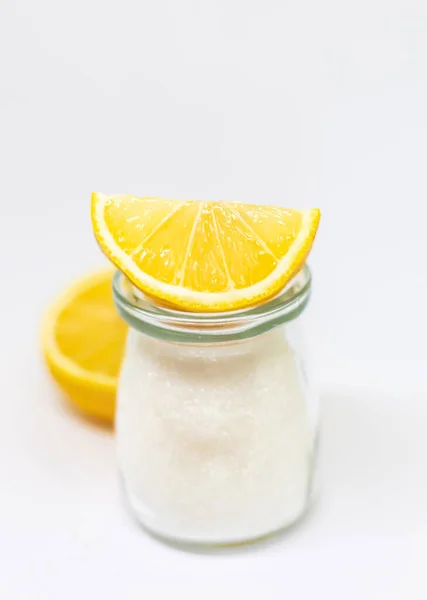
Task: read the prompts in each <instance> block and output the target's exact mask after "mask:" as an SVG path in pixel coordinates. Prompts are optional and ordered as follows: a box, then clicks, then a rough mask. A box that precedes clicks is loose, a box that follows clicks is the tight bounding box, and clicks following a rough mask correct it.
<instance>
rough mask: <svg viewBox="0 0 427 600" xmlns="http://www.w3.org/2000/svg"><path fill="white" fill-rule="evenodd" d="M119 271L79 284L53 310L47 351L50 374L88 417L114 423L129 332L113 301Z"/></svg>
mask: <svg viewBox="0 0 427 600" xmlns="http://www.w3.org/2000/svg"><path fill="white" fill-rule="evenodd" d="M112 275H113V270H112V269H111V268H109V269H108V270H105V269H104V270H102V271H97V272H95V273H91V274H89V275H87V276H86V277H84V278H82V279H81V280H80V281H78V282H76V283H75V284H74V285H73V286H71V287H70V288H69V289H68V290H66V291H65V292H64V293H63V294H62V295H61V296H60V297H59V298H58V299H57V300H56V301H55V302H54V303H53V304H52V306H51V307H50V308H49V309H48V310H47V312H46V315H45V318H44V321H43V327H42V347H43V353H44V356H45V358H46V362H47V364H48V367H49V370H50V372H51V373H52V375H53V377H54V378H55V380H56V381H57V382H58V384H59V385H60V387H61V388H62V390H63V391H64V392H65V394H66V395H67V396H68V398H69V399H70V400H71V402H73V403H74V405H75V406H77V407H78V408H79V409H80V410H81V411H83V412H84V413H86V414H88V415H90V416H92V417H95V418H98V419H101V420H104V421H112V420H113V418H114V410H115V396H116V387H117V376H118V373H119V369H120V364H121V359H122V354H123V349H124V343H125V338H126V331H127V327H126V325H125V323H124V322H123V321H122V320H121V319H120V317H119V316H118V314H117V312H116V310H115V307H114V303H113V298H112V291H111V279H112Z"/></svg>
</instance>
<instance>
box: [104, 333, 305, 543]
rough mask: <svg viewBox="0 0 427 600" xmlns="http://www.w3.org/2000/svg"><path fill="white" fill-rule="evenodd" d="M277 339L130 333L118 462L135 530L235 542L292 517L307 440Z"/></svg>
mask: <svg viewBox="0 0 427 600" xmlns="http://www.w3.org/2000/svg"><path fill="white" fill-rule="evenodd" d="M284 332H285V328H284V327H280V328H277V329H274V330H272V331H270V332H268V333H266V334H263V335H260V336H258V337H254V338H251V339H249V340H244V341H241V342H232V343H228V344H218V343H216V344H212V345H195V344H188V345H183V344H175V343H170V342H165V341H160V340H157V339H154V338H151V337H148V336H145V335H142V334H140V333H138V332H136V331H134V330H131V331H130V334H129V339H128V344H127V352H126V358H125V362H124V366H123V371H122V375H121V381H120V387H119V395H118V411H117V422H116V425H117V436H118V458H119V465H120V469H121V473H122V476H123V480H124V484H125V488H126V490H127V493H128V496H129V499H130V502H131V504H132V506H133V509H134V510H135V511H136V513H137V515H138V517H139V518H140V520H141V521H142V522H143V524H144V525H145V526H146V527H148V528H149V529H151V530H153V531H154V532H156V533H158V534H160V535H164V536H167V537H169V538H175V539H180V540H186V541H195V542H206V543H226V542H238V541H243V540H247V539H252V538H256V537H259V536H262V535H265V534H266V533H268V532H271V531H275V530H277V529H280V528H282V527H285V526H286V525H288V524H290V523H292V522H294V521H295V519H297V518H298V516H299V515H300V514H301V513H302V512H303V511H304V509H305V507H306V503H307V497H308V494H309V488H310V479H311V466H312V455H313V445H314V441H315V435H316V431H315V425H314V423H313V421H312V419H311V416H310V414H309V407H308V403H309V401H308V395H307V389H306V385H305V383H304V377H303V376H302V373H301V368H300V365H299V362H298V360H297V355H296V353H295V351H294V349H293V347H292V346H291V345H290V344H289V342H288V340H287V339H286V338H285V333H284Z"/></svg>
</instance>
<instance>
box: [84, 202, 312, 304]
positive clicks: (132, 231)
mask: <svg viewBox="0 0 427 600" xmlns="http://www.w3.org/2000/svg"><path fill="white" fill-rule="evenodd" d="M319 219H320V211H319V210H318V209H316V208H314V209H308V210H293V209H287V208H280V207H277V206H258V205H248V204H238V203H232V202H199V201H194V200H190V201H182V202H180V201H176V200H164V199H161V198H135V197H134V196H107V195H105V194H98V193H94V194H92V222H93V228H94V232H95V236H96V238H97V240H98V243H99V244H100V246H101V248H102V250H103V251H104V252H105V254H106V255H107V256H108V258H109V259H110V260H111V261H112V262H113V263H114V264H115V265H116V266H117V267H118V268H119V269H120V270H121V271H123V272H124V273H125V274H126V275H127V276H128V277H129V279H130V280H131V281H132V282H133V283H134V285H135V286H136V287H137V288H139V289H140V290H142V291H143V292H145V293H147V294H149V295H152V296H154V297H156V298H159V299H162V300H163V301H166V302H169V303H171V304H172V305H174V306H177V307H180V308H182V309H185V310H191V311H223V310H232V309H237V308H242V307H244V306H250V305H253V304H256V303H259V302H261V301H262V300H264V299H266V298H269V297H270V296H273V295H274V294H275V293H276V292H278V291H279V290H280V289H281V288H282V287H283V286H285V285H286V283H288V281H290V280H291V279H292V277H293V276H294V275H295V274H296V273H297V272H298V271H299V270H300V268H301V267H302V265H303V264H304V262H305V260H306V258H307V256H308V253H309V252H310V249H311V246H312V243H313V240H314V237H315V235H316V231H317V227H318V224H319Z"/></svg>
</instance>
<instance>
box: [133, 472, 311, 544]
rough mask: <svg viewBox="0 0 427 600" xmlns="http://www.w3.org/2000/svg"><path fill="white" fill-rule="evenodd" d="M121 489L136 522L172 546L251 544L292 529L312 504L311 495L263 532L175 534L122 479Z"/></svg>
mask: <svg viewBox="0 0 427 600" xmlns="http://www.w3.org/2000/svg"><path fill="white" fill-rule="evenodd" d="M122 490H123V494H124V496H125V499H126V504H127V506H128V508H129V511H130V512H131V514H132V515H133V517H134V518H135V520H136V521H137V522H138V524H139V525H140V526H141V527H142V528H143V529H144V530H145V531H146V532H147V533H149V534H150V535H152V536H153V537H155V538H156V539H158V540H160V541H162V542H164V543H166V544H169V545H172V546H182V547H187V548H191V547H193V548H195V547H200V548H227V547H233V546H243V545H246V544H253V543H257V542H260V541H262V540H264V539H266V538H269V537H272V536H274V535H276V534H279V533H284V532H286V531H287V530H290V529H293V527H295V526H296V525H298V524H299V523H300V522H301V521H302V520H303V519H304V518H305V516H306V514H307V513H308V511H309V509H310V507H311V506H312V497H311V495H310V497H309V498H308V500H307V502H305V504H304V506H303V507H302V509H301V510H300V511H298V513H296V514H295V515H294V516H293V517H292V518H290V519H287V520H286V521H285V522H283V523H281V524H280V525H278V526H277V527H274V528H272V529H269V530H268V531H265V532H254V533H253V534H246V535H240V536H239V535H236V536H230V537H229V538H228V537H225V536H221V537H213V536H208V535H207V536H203V535H202V536H195V535H177V534H175V533H170V532H168V531H166V530H164V529H162V528H160V527H158V526H157V524H156V523H155V519H153V518H152V517H151V516H150V515H149V513H148V511H147V509H146V507H145V506H144V504H142V503H141V502H140V501H139V500H137V499H136V498H135V496H134V495H133V494H131V493H130V492H129V491H128V490H127V489H126V486H125V484H124V482H123V479H122Z"/></svg>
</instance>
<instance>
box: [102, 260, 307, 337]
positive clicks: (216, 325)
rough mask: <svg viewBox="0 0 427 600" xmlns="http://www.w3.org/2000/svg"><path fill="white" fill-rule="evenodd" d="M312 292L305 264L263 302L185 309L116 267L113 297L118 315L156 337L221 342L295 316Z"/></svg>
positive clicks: (252, 332) (256, 332)
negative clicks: (157, 296) (167, 303)
mask: <svg viewBox="0 0 427 600" xmlns="http://www.w3.org/2000/svg"><path fill="white" fill-rule="evenodd" d="M310 293H311V272H310V269H309V267H308V266H307V265H304V266H303V268H302V269H301V270H300V272H299V273H298V274H297V275H296V276H295V277H294V278H293V279H292V280H291V281H290V282H289V283H288V285H287V286H285V287H284V288H283V289H282V290H281V291H280V292H279V293H278V294H277V295H276V296H274V297H273V298H270V299H269V300H267V301H266V302H264V303H262V304H258V305H256V306H251V307H247V308H243V309H239V310H233V311H227V312H186V311H182V310H179V309H174V308H171V307H169V306H165V305H161V304H158V303H156V302H155V300H154V299H153V298H151V297H149V296H146V295H145V294H143V293H142V292H140V290H137V289H136V288H135V287H134V286H133V285H132V283H131V282H130V281H129V280H128V279H127V277H126V276H125V275H124V274H123V273H121V272H120V271H117V272H116V273H115V275H114V277H113V297H114V302H115V304H116V307H117V309H118V311H119V313H120V315H121V317H122V318H123V319H124V320H125V321H126V322H127V323H128V324H129V325H130V326H131V327H132V328H133V329H136V330H138V331H140V332H142V333H146V334H148V335H150V336H152V337H156V338H158V339H163V340H169V341H179V342H184V343H201V342H217V341H220V342H224V341H228V340H239V339H245V338H249V337H254V336H256V335H259V334H261V333H265V332H266V331H269V330H270V329H272V328H273V327H276V326H277V325H280V324H281V323H284V322H286V321H291V320H293V319H295V318H296V317H298V315H300V314H301V312H302V311H303V310H304V308H305V307H306V305H307V303H308V300H309V298H310Z"/></svg>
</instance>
